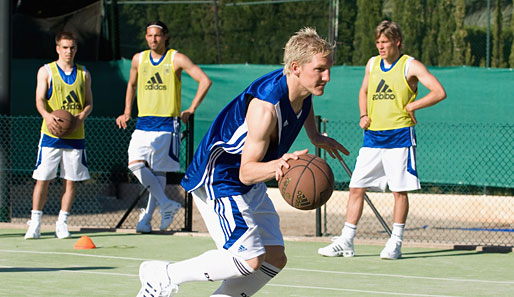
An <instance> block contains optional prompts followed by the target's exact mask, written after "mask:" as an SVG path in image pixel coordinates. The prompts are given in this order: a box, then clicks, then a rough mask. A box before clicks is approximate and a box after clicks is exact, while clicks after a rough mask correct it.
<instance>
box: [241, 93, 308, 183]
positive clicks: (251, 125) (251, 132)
mask: <svg viewBox="0 0 514 297" xmlns="http://www.w3.org/2000/svg"><path fill="white" fill-rule="evenodd" d="M277 121H278V119H277V115H276V113H275V108H274V106H273V105H272V104H271V103H269V102H266V101H263V100H258V99H254V100H252V101H250V103H249V106H248V111H247V113H246V123H247V125H248V134H247V135H246V141H245V145H244V146H243V152H242V155H241V168H240V169H239V180H241V182H242V183H243V184H245V185H253V184H256V183H260V182H265V181H268V180H271V179H273V178H275V179H277V180H278V179H279V178H280V177H281V176H282V175H283V173H282V168H289V165H288V164H287V160H289V159H298V155H301V154H305V153H307V150H303V151H299V152H294V153H289V154H284V155H283V156H282V157H281V158H279V159H277V160H273V161H269V162H261V160H262V158H264V155H265V154H266V151H267V150H268V147H269V145H270V143H271V141H272V138H273V139H274V140H276V138H277V135H278V134H277V133H278V131H277Z"/></svg>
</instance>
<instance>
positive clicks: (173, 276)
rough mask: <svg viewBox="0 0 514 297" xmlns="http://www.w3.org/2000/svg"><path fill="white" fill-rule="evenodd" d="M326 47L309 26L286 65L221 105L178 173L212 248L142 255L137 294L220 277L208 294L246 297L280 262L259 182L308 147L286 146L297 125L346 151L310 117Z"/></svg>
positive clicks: (327, 60)
mask: <svg viewBox="0 0 514 297" xmlns="http://www.w3.org/2000/svg"><path fill="white" fill-rule="evenodd" d="M332 50H333V46H332V45H331V44H329V43H328V42H327V41H325V40H324V39H321V38H320V37H319V36H318V34H317V33H316V31H315V30H314V29H311V28H304V29H302V30H300V31H299V32H297V33H296V34H295V35H293V36H292V37H291V38H290V39H289V41H288V42H287V44H286V47H285V52H284V64H285V65H284V68H283V69H278V70H275V71H273V72H270V73H268V74H266V75H264V76H262V77H260V78H258V79H257V80H255V81H254V82H253V83H252V84H250V86H249V87H248V88H246V90H245V91H243V93H241V94H240V95H239V96H237V97H236V98H235V99H234V100H232V101H231V102H230V103H229V104H228V105H227V106H226V107H225V108H224V109H223V110H222V111H221V112H220V114H219V115H218V117H217V118H216V119H215V120H214V122H213V123H212V125H211V127H210V129H209V131H208V132H207V135H206V136H205V137H204V138H203V140H202V142H201V143H200V145H199V147H198V149H197V151H196V153H195V156H194V158H193V162H192V164H191V165H190V166H189V168H188V169H187V171H186V175H185V177H184V179H183V180H182V186H183V187H184V188H185V189H186V190H187V191H189V192H191V193H192V195H193V197H194V201H195V203H196V205H197V207H198V209H199V210H200V213H201V215H202V217H203V219H204V221H205V224H206V226H207V227H208V229H209V233H210V235H211V236H212V238H213V239H214V241H215V243H216V245H217V248H218V249H216V250H210V251H207V252H205V253H204V254H202V255H200V256H198V257H196V258H192V259H189V260H185V261H181V262H177V263H173V264H171V263H170V262H166V261H146V262H143V263H142V264H141V267H140V270H139V276H140V279H141V284H142V288H141V290H140V292H139V294H138V296H169V295H170V294H171V293H172V292H176V291H177V290H178V286H179V285H180V284H182V283H186V282H192V281H220V280H222V281H223V282H222V283H221V286H220V287H219V288H218V289H217V290H216V291H215V292H214V293H213V296H251V295H253V294H255V293H256V292H257V291H258V290H259V289H261V288H262V287H263V286H264V285H265V284H266V283H268V282H269V281H270V280H271V279H272V278H273V277H274V276H275V275H277V274H278V273H279V272H280V271H281V269H282V268H283V267H284V266H285V265H286V261H287V259H286V255H285V253H284V241H283V238H282V233H281V232H280V226H279V218H278V214H277V212H276V211H275V209H274V207H273V203H272V202H271V200H270V198H269V197H268V195H267V194H266V185H265V184H264V182H265V181H268V180H271V179H273V178H275V179H277V180H278V179H279V178H280V177H281V176H282V175H283V172H282V170H283V168H288V167H289V166H288V165H287V160H289V159H297V158H298V155H301V154H305V153H307V149H305V150H302V151H297V152H294V153H287V152H288V150H289V149H290V147H291V145H292V143H293V141H294V140H295V139H296V137H297V135H298V133H299V132H300V130H301V129H302V127H305V130H306V132H307V135H308V137H309V138H310V140H311V142H312V143H313V144H314V145H316V146H317V147H320V148H324V149H326V150H327V151H328V152H329V154H330V155H331V156H332V157H334V156H335V155H336V152H337V151H340V152H343V153H344V154H348V151H347V150H346V149H345V148H344V147H343V146H342V145H341V144H340V143H338V142H337V141H335V140H334V139H332V138H329V137H326V136H323V135H321V134H320V133H318V131H317V129H316V125H315V121H314V111H313V108H312V95H316V96H321V95H322V94H323V93H324V89H325V85H326V84H327V83H328V82H329V80H330V67H331V66H332V56H331V54H332Z"/></svg>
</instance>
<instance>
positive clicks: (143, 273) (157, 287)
mask: <svg viewBox="0 0 514 297" xmlns="http://www.w3.org/2000/svg"><path fill="white" fill-rule="evenodd" d="M168 265H170V262H166V261H145V262H143V263H141V266H139V279H140V280H141V290H139V293H138V294H137V297H168V296H171V294H172V293H177V292H178V286H177V285H175V284H174V283H172V282H171V279H170V277H169V275H168Z"/></svg>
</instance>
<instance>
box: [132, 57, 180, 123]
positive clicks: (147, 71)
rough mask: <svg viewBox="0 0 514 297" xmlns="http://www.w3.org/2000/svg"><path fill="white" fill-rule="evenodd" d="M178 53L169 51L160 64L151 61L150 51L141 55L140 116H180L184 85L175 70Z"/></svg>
mask: <svg viewBox="0 0 514 297" xmlns="http://www.w3.org/2000/svg"><path fill="white" fill-rule="evenodd" d="M175 52H176V51H175V50H173V49H170V50H168V51H167V52H166V53H165V55H164V57H163V58H162V60H161V61H159V64H157V65H154V63H153V62H152V61H151V59H150V50H146V51H143V52H141V54H140V55H139V68H138V79H137V108H138V116H139V117H145V116H158V117H178V116H180V108H181V106H180V104H181V99H180V94H181V86H182V83H181V81H180V79H179V78H178V77H177V75H176V74H175V70H174V69H173V58H174V53H175Z"/></svg>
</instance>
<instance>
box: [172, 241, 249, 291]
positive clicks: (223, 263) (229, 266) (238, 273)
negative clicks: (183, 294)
mask: <svg viewBox="0 0 514 297" xmlns="http://www.w3.org/2000/svg"><path fill="white" fill-rule="evenodd" d="M253 272H254V270H253V269H252V268H251V267H250V266H249V265H248V264H247V263H246V261H245V260H244V259H243V258H240V257H236V256H233V255H231V254H230V253H229V252H227V251H224V250H211V251H207V252H205V253H203V254H201V255H200V256H198V257H195V258H191V259H188V260H185V261H181V262H177V263H173V264H170V265H169V266H168V276H169V277H170V279H171V281H172V283H174V284H176V285H180V284H182V283H186V282H194V281H219V280H226V279H230V278H235V277H242V276H248V275H250V274H252V273H253Z"/></svg>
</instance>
